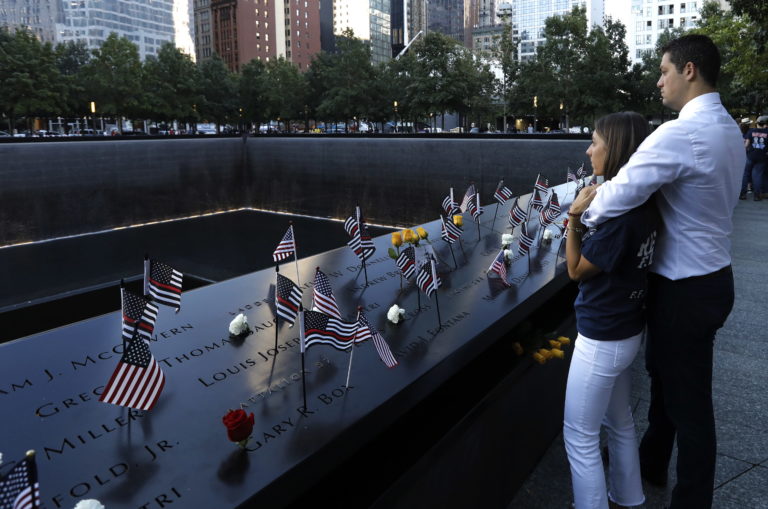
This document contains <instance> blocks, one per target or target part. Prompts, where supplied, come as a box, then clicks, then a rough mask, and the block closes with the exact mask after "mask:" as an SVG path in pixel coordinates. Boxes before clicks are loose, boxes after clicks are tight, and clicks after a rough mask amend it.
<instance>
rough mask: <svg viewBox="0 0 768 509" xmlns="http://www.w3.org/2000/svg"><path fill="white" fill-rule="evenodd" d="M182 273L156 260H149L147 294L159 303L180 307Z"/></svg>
mask: <svg viewBox="0 0 768 509" xmlns="http://www.w3.org/2000/svg"><path fill="white" fill-rule="evenodd" d="M183 279H184V274H182V273H181V272H179V271H178V270H176V269H174V268H173V267H171V266H170V265H166V264H164V263H163V262H158V261H157V260H150V261H149V294H150V295H151V296H152V297H153V298H154V299H155V300H156V301H157V302H159V303H160V304H164V305H166V306H171V307H174V308H176V309H181V283H182V280H183Z"/></svg>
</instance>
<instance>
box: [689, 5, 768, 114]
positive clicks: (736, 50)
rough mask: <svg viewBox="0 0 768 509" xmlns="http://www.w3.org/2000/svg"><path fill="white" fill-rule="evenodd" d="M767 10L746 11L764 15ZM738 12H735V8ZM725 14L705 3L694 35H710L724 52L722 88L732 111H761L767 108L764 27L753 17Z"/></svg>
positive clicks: (758, 8) (767, 82) (767, 75)
mask: <svg viewBox="0 0 768 509" xmlns="http://www.w3.org/2000/svg"><path fill="white" fill-rule="evenodd" d="M760 9H763V10H765V9H766V8H765V7H755V8H754V9H750V10H744V11H742V12H750V13H751V12H754V14H755V15H758V16H759V15H761V12H762V11H761V10H760ZM734 11H735V9H734ZM734 11H729V12H726V11H723V10H722V9H721V8H720V7H719V6H718V5H717V4H716V3H714V2H708V3H706V4H704V7H703V8H702V11H701V20H700V21H699V25H698V27H697V28H696V29H695V30H693V31H692V32H695V33H702V34H705V35H708V36H709V37H710V38H711V39H712V40H713V41H714V43H715V44H716V45H717V46H718V48H719V49H720V53H721V57H722V63H723V64H722V68H721V77H720V80H719V85H718V89H719V90H720V95H721V97H722V100H723V104H724V105H725V106H726V107H727V108H728V109H729V110H736V111H743V112H744V113H749V112H760V111H762V110H763V109H764V108H765V107H766V102H767V101H766V90H768V71H766V69H768V53H767V52H766V51H765V48H764V46H761V43H760V42H759V39H760V37H761V36H760V35H759V32H760V31H761V30H765V28H764V26H759V24H758V23H755V22H754V21H753V20H752V19H751V18H750V15H746V14H745V15H737V14H735V12H734Z"/></svg>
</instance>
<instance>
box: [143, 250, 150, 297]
mask: <svg viewBox="0 0 768 509" xmlns="http://www.w3.org/2000/svg"><path fill="white" fill-rule="evenodd" d="M147 295H149V253H144V296H145V297H146V296H147Z"/></svg>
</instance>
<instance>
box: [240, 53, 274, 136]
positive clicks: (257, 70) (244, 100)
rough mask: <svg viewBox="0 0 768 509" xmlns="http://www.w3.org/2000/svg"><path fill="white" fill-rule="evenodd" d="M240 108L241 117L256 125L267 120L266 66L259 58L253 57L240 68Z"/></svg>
mask: <svg viewBox="0 0 768 509" xmlns="http://www.w3.org/2000/svg"><path fill="white" fill-rule="evenodd" d="M239 90H240V108H241V109H242V114H243V119H244V120H246V121H247V122H251V123H255V124H256V126H257V132H258V125H259V124H261V123H262V122H264V121H265V120H268V119H269V117H268V113H269V110H268V107H267V99H266V93H267V68H266V67H265V66H264V63H263V62H262V61H261V60H256V59H253V60H251V61H250V62H248V63H247V64H245V65H243V66H242V67H241V68H240V80H239Z"/></svg>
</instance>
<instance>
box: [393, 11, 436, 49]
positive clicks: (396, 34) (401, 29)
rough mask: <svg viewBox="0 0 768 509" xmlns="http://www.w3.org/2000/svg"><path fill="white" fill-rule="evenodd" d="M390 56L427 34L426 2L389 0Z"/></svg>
mask: <svg viewBox="0 0 768 509" xmlns="http://www.w3.org/2000/svg"><path fill="white" fill-rule="evenodd" d="M391 2H392V3H391V9H392V16H391V24H392V56H393V57H395V56H397V55H398V54H399V53H400V52H401V51H403V49H404V48H405V46H406V45H407V44H408V43H409V42H411V41H413V40H414V38H415V37H417V36H418V34H419V32H421V33H422V34H426V32H427V0H391Z"/></svg>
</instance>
